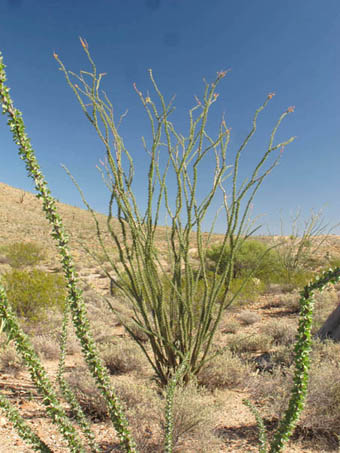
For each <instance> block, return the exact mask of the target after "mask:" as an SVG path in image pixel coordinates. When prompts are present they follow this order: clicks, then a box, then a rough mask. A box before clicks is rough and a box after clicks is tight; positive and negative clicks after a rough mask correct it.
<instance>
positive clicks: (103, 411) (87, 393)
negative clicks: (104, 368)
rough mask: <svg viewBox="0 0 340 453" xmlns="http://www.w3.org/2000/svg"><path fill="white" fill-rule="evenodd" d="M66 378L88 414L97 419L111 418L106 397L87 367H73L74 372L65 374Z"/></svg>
mask: <svg viewBox="0 0 340 453" xmlns="http://www.w3.org/2000/svg"><path fill="white" fill-rule="evenodd" d="M65 379H66V381H67V383H68V384H69V385H70V387H71V388H72V390H73V392H74V394H75V396H76V398H77V400H78V402H79V405H80V407H81V408H82V410H83V411H84V414H85V415H86V416H88V417H89V418H91V419H96V420H107V419H108V418H109V415H108V411H107V406H106V403H105V399H104V397H103V396H102V394H101V393H100V391H99V390H98V389H97V387H96V386H95V384H94V381H93V378H92V376H91V375H90V374H89V371H88V369H87V368H86V367H79V368H75V369H73V370H72V374H71V375H69V376H65Z"/></svg>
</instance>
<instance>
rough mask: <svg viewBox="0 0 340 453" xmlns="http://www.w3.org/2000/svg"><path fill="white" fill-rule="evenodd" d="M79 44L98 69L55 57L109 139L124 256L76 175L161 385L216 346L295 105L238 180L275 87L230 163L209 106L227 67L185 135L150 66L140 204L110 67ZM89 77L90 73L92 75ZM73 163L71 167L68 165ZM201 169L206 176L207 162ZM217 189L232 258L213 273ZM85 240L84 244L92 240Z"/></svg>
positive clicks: (191, 369) (226, 134) (222, 130)
mask: <svg viewBox="0 0 340 453" xmlns="http://www.w3.org/2000/svg"><path fill="white" fill-rule="evenodd" d="M81 44H82V46H83V49H84V51H85V53H86V55H87V57H88V59H89V61H90V63H91V66H92V72H88V71H80V75H76V74H74V73H73V72H71V71H68V70H67V69H66V67H65V65H64V64H63V63H62V61H61V60H60V58H59V56H58V55H57V54H54V57H55V59H56V60H57V61H58V63H59V65H60V70H61V71H62V72H63V73H64V75H65V77H66V81H67V83H68V85H69V86H70V87H71V89H72V90H73V92H74V94H75V95H76V98H77V100H78V101H79V103H80V105H81V108H82V110H83V112H84V113H85V116H86V118H87V119H88V120H89V121H90V123H91V124H92V126H93V127H94V128H95V130H96V132H97V134H98V136H99V138H100V140H101V141H102V143H103V145H104V149H105V152H106V164H105V165H104V166H105V170H106V176H105V171H104V170H102V176H103V178H104V181H105V183H106V185H107V187H108V188H109V190H110V203H109V215H108V220H107V228H108V232H109V234H110V237H111V239H112V242H113V246H114V247H115V248H116V249H118V252H119V260H118V262H116V261H114V260H113V259H112V258H111V257H110V253H108V250H107V248H106V247H105V245H104V242H103V239H102V234H103V233H102V231H101V230H100V228H99V224H98V222H97V219H96V216H95V213H94V211H93V210H92V209H91V207H90V206H89V205H88V204H87V202H86V200H85V198H84V196H83V193H82V191H81V189H80V188H79V187H78V185H77V183H76V182H75V181H74V182H75V184H76V185H77V187H78V189H79V190H80V193H81V196H82V198H83V201H84V203H85V204H86V206H87V207H88V209H89V210H90V212H91V213H92V215H93V217H94V221H95V222H96V225H97V236H98V239H99V243H100V244H101V247H102V249H103V254H104V256H106V259H107V261H108V262H109V263H110V265H111V267H112V272H109V271H108V269H107V267H103V271H104V272H105V273H106V275H107V277H108V278H109V279H110V280H111V282H112V285H113V286H116V287H117V288H118V291H120V292H121V293H122V294H123V296H124V297H125V298H127V299H128V300H129V301H130V303H131V305H132V307H133V311H134V317H133V322H134V323H135V324H136V325H137V326H138V328H140V329H142V330H143V331H144V332H145V334H146V335H147V337H148V339H149V342H150V344H151V347H152V355H151V354H149V352H148V351H147V350H146V348H145V346H144V344H143V342H142V341H141V340H140V338H139V337H138V336H137V335H136V334H135V332H134V329H132V328H131V326H129V325H127V324H126V323H125V322H124V321H123V320H122V323H123V324H124V325H125V328H126V329H127V331H128V332H129V333H130V335H131V336H132V338H133V339H134V340H135V341H136V342H137V343H138V344H139V346H140V347H141V349H142V351H143V352H144V354H145V355H146V357H147V359H148V360H149V362H150V364H151V365H152V367H153V369H154V371H155V373H156V376H157V378H158V380H159V382H160V383H161V384H162V385H167V383H168V381H169V377H170V376H172V375H173V373H174V372H175V371H176V369H177V368H178V366H180V364H181V363H182V361H183V357H184V356H186V355H187V354H189V357H190V359H189V366H188V369H187V371H186V373H185V374H184V376H183V379H184V381H185V382H188V381H189V379H190V377H191V376H193V375H195V374H197V373H198V372H199V371H200V369H201V368H202V366H203V365H204V364H205V363H206V362H207V361H208V360H210V359H211V358H212V354H210V348H211V345H212V339H213V337H214V334H215V332H216V329H217V326H218V324H219V322H220V319H221V316H222V313H223V310H224V309H225V308H226V307H227V306H228V305H229V304H230V303H231V302H232V300H230V298H229V299H228V291H229V285H230V281H231V278H232V269H233V259H234V255H235V251H236V250H237V249H238V247H239V246H240V245H241V243H242V241H244V240H245V239H246V238H247V237H248V236H249V235H250V234H251V233H252V232H251V231H250V228H249V226H248V223H247V222H248V211H249V208H250V206H251V203H252V201H253V198H254V196H255V194H256V192H257V190H258V189H259V187H260V185H261V183H262V182H263V180H264V178H265V177H266V176H267V175H268V174H269V173H270V172H271V170H272V169H273V168H274V167H275V165H276V164H277V163H278V160H279V159H280V155H281V153H278V155H277V157H276V158H275V159H274V160H273V162H272V163H271V164H268V158H269V157H271V156H272V154H273V153H274V152H275V151H277V150H281V151H282V150H283V148H284V147H285V146H286V145H287V144H289V143H290V142H292V140H293V139H294V137H292V138H290V139H289V140H287V141H285V142H283V143H279V144H277V145H274V139H275V135H276V132H277V130H278V127H279V125H280V123H281V122H282V120H283V119H284V118H285V116H286V115H287V114H288V113H289V112H292V111H293V110H294V108H293V107H290V108H288V110H287V111H285V112H284V113H283V114H282V115H281V116H280V118H279V119H278V121H277V122H276V124H275V126H274V128H273V130H272V132H271V134H270V138H269V144H268V147H267V148H266V150H265V152H264V154H263V155H262V156H261V157H260V159H259V161H258V163H257V165H256V166H255V168H254V169H253V171H252V173H251V175H250V178H249V179H248V180H247V181H244V183H243V184H239V183H238V171H239V163H240V158H241V155H242V153H243V151H244V149H245V147H246V146H247V144H248V143H249V141H250V139H251V138H252V136H253V135H254V133H255V131H256V125H257V117H258V115H259V114H260V112H262V111H263V109H264V108H265V107H266V105H267V104H268V102H269V101H270V99H272V97H273V96H274V94H273V93H270V94H269V95H268V96H267V98H266V100H265V102H264V104H263V105H262V106H260V107H259V108H258V109H257V110H256V113H255V115H254V118H253V124H252V128H251V130H250V132H249V134H248V135H247V137H246V138H245V139H244V141H243V142H242V144H241V146H240V147H239V149H238V150H237V152H236V155H235V160H234V162H233V165H229V164H228V162H227V147H228V144H229V140H230V129H228V128H227V125H226V123H225V121H224V119H222V121H221V123H220V125H219V133H218V136H217V137H216V138H212V137H210V136H209V135H208V133H207V131H206V125H207V120H208V113H209V110H210V108H211V106H212V104H214V102H215V101H216V100H217V97H218V94H217V93H216V88H217V86H218V84H219V82H220V81H221V79H222V78H224V77H225V75H226V73H227V71H221V72H219V73H218V74H217V78H216V80H215V81H214V82H213V83H211V84H208V83H205V90H204V95H203V99H202V100H199V99H198V98H196V100H197V105H195V106H194V107H193V108H192V109H191V110H190V111H189V120H190V128H189V135H188V137H184V136H183V135H182V134H179V133H177V132H176V130H175V128H174V125H173V124H172V122H170V121H169V115H170V113H171V112H172V100H171V101H170V103H169V104H168V105H166V102H165V99H164V97H163V95H162V94H161V92H160V90H159V87H158V85H157V83H156V81H155V79H154V76H153V73H152V71H151V70H149V74H150V79H151V82H152V85H153V88H154V90H155V92H156V96H157V97H158V99H159V103H160V107H157V105H156V101H154V100H152V99H151V97H150V95H148V96H144V95H143V93H142V92H141V91H139V90H138V89H137V87H136V85H134V88H135V90H136V92H137V94H138V96H139V98H140V100H141V102H142V104H143V106H144V108H145V110H146V113H147V115H148V117H149V120H150V124H151V135H152V144H151V146H150V148H148V147H147V145H146V141H145V140H144V139H143V145H144V148H145V151H146V152H147V154H148V155H149V157H150V162H149V167H148V177H147V185H146V186H147V190H146V198H147V207H146V210H145V212H144V213H142V212H141V211H140V209H139V208H138V203H137V200H136V196H135V194H134V192H133V189H132V185H133V182H134V174H135V168H134V164H133V159H132V157H131V154H130V153H129V151H128V150H127V149H126V148H125V146H124V142H123V139H122V137H121V136H120V135H119V133H118V126H119V124H118V125H117V124H116V122H115V119H114V112H113V107H112V104H111V102H110V101H109V99H108V97H107V96H106V94H105V92H103V93H101V92H100V83H101V80H102V77H103V75H104V74H98V73H97V69H96V66H95V63H94V61H93V59H92V57H91V55H90V52H89V49H88V44H87V42H86V41H84V40H82V39H81ZM71 76H74V77H75V78H76V79H77V82H78V83H79V84H78V83H73V82H72V81H71ZM87 80H90V83H89V84H88V83H87ZM197 111H198V114H197V115H196V113H195V112H197ZM195 115H196V117H194V116H195ZM112 144H113V145H112ZM160 148H162V149H163V153H162V156H163V155H165V156H166V157H165V160H162V159H160ZM207 159H210V161H211V159H215V170H214V172H213V174H212V176H211V179H212V182H211V188H210V189H209V190H208V193H207V194H206V196H205V197H204V199H203V201H202V202H200V203H199V202H198V200H197V198H198V197H197V186H198V179H199V174H200V173H199V170H200V167H202V165H203V166H204V165H205V162H206V160H207ZM265 164H267V168H265ZM230 167H233V168H232V170H231V194H227V193H226V189H225V186H224V185H223V183H224V181H225V179H226V178H227V171H229V169H230ZM66 171H67V172H68V173H69V174H70V172H69V171H68V170H67V169H66ZM169 175H170V176H171V177H173V179H174V180H175V181H176V187H175V189H174V191H175V194H174V197H173V198H174V202H173V203H172V196H171V193H169V190H168V187H167V178H168V177H169ZM70 176H71V175H70ZM204 176H205V179H207V175H206V171H205V175H204ZM71 177H72V176H71ZM72 179H73V178H72ZM219 190H221V193H222V196H223V199H224V204H223V206H222V207H224V210H225V217H226V230H225V234H224V236H223V246H222V247H221V253H220V257H219V258H220V259H222V257H223V253H224V250H225V248H226V247H227V245H228V247H229V250H230V260H229V263H228V265H227V266H226V268H225V270H224V272H223V273H219V272H218V266H217V269H216V271H215V272H214V273H213V275H211V274H210V275H209V276H208V269H207V261H206V251H207V248H208V244H209V240H210V238H211V233H212V231H213V228H214V223H215V222H213V224H212V228H211V230H210V233H209V235H208V238H207V239H206V240H203V234H202V222H203V221H204V219H205V216H206V214H207V211H208V209H209V207H210V206H211V204H212V202H213V200H214V199H215V197H216V195H217V194H218V193H219ZM241 206H242V207H241ZM162 207H164V208H165V211H166V213H167V216H168V218H169V219H170V226H169V229H168V236H167V240H168V262H169V263H170V267H171V269H170V271H167V270H166V269H164V268H163V266H162V262H161V260H160V257H159V253H158V251H157V247H156V239H155V235H156V230H157V226H158V223H159V217H160V213H161V209H162ZM115 210H116V211H115ZM114 212H117V217H118V220H119V227H118V229H117V228H113V227H112V218H113V213H114ZM184 219H185V221H184ZM193 246H196V247H197V253H198V260H199V264H198V266H196V268H194V267H193V265H192V262H191V260H190V253H189V250H190V248H192V247H193ZM85 248H86V249H87V247H86V245H85ZM87 251H88V252H89V253H90V254H91V251H90V250H88V249H87ZM92 255H93V254H92ZM111 308H112V307H111Z"/></svg>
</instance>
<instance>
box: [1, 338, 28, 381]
mask: <svg viewBox="0 0 340 453" xmlns="http://www.w3.org/2000/svg"><path fill="white" fill-rule="evenodd" d="M2 348H3V349H2ZM24 368H25V364H24V362H23V361H22V360H21V358H20V357H18V355H17V353H16V350H15V347H14V346H13V345H11V344H9V345H7V346H2V347H1V349H0V369H1V371H2V372H3V373H7V374H13V375H16V374H18V373H19V372H20V371H22V370H23V369H24Z"/></svg>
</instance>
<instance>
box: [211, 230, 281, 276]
mask: <svg viewBox="0 0 340 453" xmlns="http://www.w3.org/2000/svg"><path fill="white" fill-rule="evenodd" d="M221 248H222V245H218V246H215V247H212V248H211V249H210V250H208V252H207V258H208V259H209V260H210V261H211V262H212V263H213V264H212V266H213V267H215V268H216V266H217V260H218V256H219V254H220V252H221ZM267 249H268V247H267V246H266V245H265V244H264V243H263V242H261V241H258V240H255V239H251V240H250V239H248V240H246V241H244V242H242V244H241V246H240V247H239V249H238V250H237V251H236V254H235V262H234V271H233V278H234V279H235V278H244V277H246V276H247V275H248V274H249V273H250V272H252V271H254V270H255V269H256V268H257V269H256V270H255V272H254V274H253V277H255V278H258V279H260V280H261V281H263V282H265V283H269V282H273V281H274V280H275V279H276V278H277V275H279V274H280V271H281V268H280V262H279V259H278V255H277V252H276V251H275V250H269V251H268V252H267V253H266V254H265V252H266V250H267ZM264 254H265V255H264ZM263 255H264V256H263ZM229 261H230V248H229V246H227V247H226V248H225V252H224V254H223V257H222V260H221V262H220V263H219V265H218V272H219V273H222V272H223V270H224V269H225V268H226V267H227V266H228V263H229Z"/></svg>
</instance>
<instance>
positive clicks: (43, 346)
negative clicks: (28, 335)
mask: <svg viewBox="0 0 340 453" xmlns="http://www.w3.org/2000/svg"><path fill="white" fill-rule="evenodd" d="M31 341H32V345H33V347H34V349H35V351H36V352H37V353H38V354H39V356H40V357H42V358H44V359H48V360H55V359H58V358H59V355H60V348H59V345H58V343H57V341H56V340H55V339H54V338H51V337H50V336H48V335H36V336H35V337H33V338H32V339H31Z"/></svg>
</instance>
